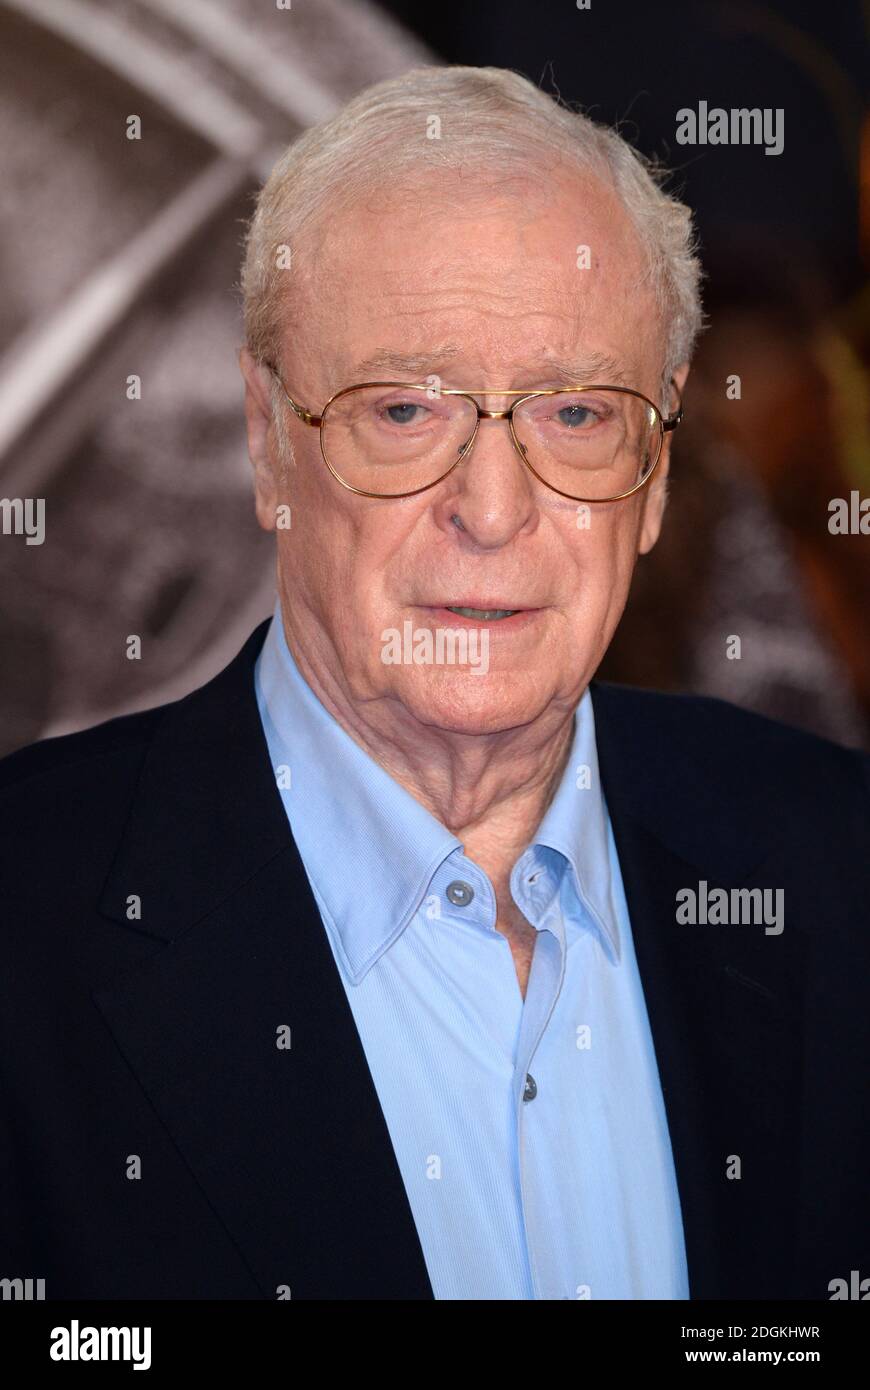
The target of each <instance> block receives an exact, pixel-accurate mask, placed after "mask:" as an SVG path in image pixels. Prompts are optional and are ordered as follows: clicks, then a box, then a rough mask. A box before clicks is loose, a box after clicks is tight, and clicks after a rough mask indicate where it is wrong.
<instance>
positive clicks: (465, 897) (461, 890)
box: [446, 878, 474, 907]
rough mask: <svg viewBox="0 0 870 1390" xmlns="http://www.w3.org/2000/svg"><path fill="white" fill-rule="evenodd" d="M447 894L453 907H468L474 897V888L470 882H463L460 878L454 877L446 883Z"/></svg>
mask: <svg viewBox="0 0 870 1390" xmlns="http://www.w3.org/2000/svg"><path fill="white" fill-rule="evenodd" d="M446 892H447V896H448V898H449V899H450V901H451V902H452V903H453V906H454V907H468V904H469V903H470V902H471V899H472V898H473V897H474V889H473V888H472V886H471V884H470V883H463V881H462V879H461V878H456V879H454V880H453V882H452V883H448V885H447V889H446Z"/></svg>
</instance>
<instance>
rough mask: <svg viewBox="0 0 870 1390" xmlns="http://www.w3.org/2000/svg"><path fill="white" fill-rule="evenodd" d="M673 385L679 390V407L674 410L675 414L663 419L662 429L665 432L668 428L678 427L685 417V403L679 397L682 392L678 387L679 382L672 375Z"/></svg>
mask: <svg viewBox="0 0 870 1390" xmlns="http://www.w3.org/2000/svg"><path fill="white" fill-rule="evenodd" d="M671 385H672V386H673V388H674V390H675V391H676V392H677V408H676V410H675V411H674V413H673V415H669V416H668V418H667V419H666V420H662V429H663V430H664V431H665V433H667V431H668V430H675V429H676V428H677V425H678V424H679V423H680V421H681V420H682V418H683V403H682V401H681V400H680V399H679V395H680V393H679V390H678V389H677V383H676V382H675V381H674V379H673V377H671Z"/></svg>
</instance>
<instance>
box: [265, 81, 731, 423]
mask: <svg viewBox="0 0 870 1390" xmlns="http://www.w3.org/2000/svg"><path fill="white" fill-rule="evenodd" d="M436 120H437V121H440V131H439V138H435V139H433V138H427V134H429V135H431V133H432V131H433V123H434V122H435V121H436ZM435 128H437V126H436V127H435ZM564 162H568V163H569V164H573V165H575V166H578V167H580V168H581V169H584V170H587V171H591V172H593V173H594V174H596V175H597V176H598V177H600V178H602V179H604V180H605V181H606V182H608V183H609V184H610V185H611V186H612V187H613V189H614V191H615V192H616V194H617V196H618V197H619V199H620V201H621V202H622V204H623V206H624V207H625V210H626V212H627V214H628V216H629V218H630V220H631V222H632V225H633V226H634V228H635V230H636V232H637V234H638V237H639V239H640V242H641V245H642V248H643V250H644V252H645V255H646V279H647V283H648V285H649V287H650V289H651V291H652V293H653V296H654V299H655V303H656V308H657V310H658V312H659V314H660V320H661V323H662V326H663V332H664V337H665V341H664V345H663V349H664V351H663V356H664V366H663V372H662V398H663V403H664V405H665V408H666V409H667V408H668V406H667V387H668V383H669V381H670V378H671V376H672V375H673V372H674V371H675V370H676V368H677V367H679V366H680V365H681V364H682V363H684V362H688V361H690V360H691V356H692V352H693V350H694V345H695V341H696V339H697V336H698V334H699V332H700V331H701V329H702V328H703V326H704V324H703V311H702V308H701V298H700V281H701V266H700V262H699V259H698V256H697V254H696V236H695V232H694V228H693V225H692V214H691V211H690V209H689V208H688V207H686V206H685V205H684V204H683V203H681V202H679V201H678V200H677V199H676V198H674V197H672V196H671V195H669V194H668V193H667V192H665V189H664V186H663V185H664V181H665V178H666V177H667V171H666V170H664V169H663V168H662V167H661V166H660V165H659V164H657V163H656V162H654V161H652V160H649V159H647V158H646V157H645V156H643V155H642V154H640V153H638V151H636V150H635V149H633V148H632V146H631V145H629V144H628V143H627V142H626V141H625V140H624V139H623V137H622V136H621V135H620V134H619V133H618V131H616V130H614V129H611V128H610V127H608V126H605V125H602V124H599V123H598V122H596V121H593V120H591V119H590V118H589V117H588V116H586V115H585V114H583V113H582V112H581V111H580V110H574V109H572V108H571V107H570V106H569V105H567V104H566V103H563V102H561V101H560V100H557V99H555V98H553V97H551V96H549V95H548V94H547V93H545V92H543V91H541V90H540V89H539V88H537V87H535V86H534V85H533V83H531V82H529V81H528V79H527V78H525V77H523V76H521V75H520V74H519V73H516V72H511V71H509V70H508V69H505V68H494V67H484V68H476V67H460V66H447V67H444V66H439V67H417V68H412V69H410V71H408V72H406V73H404V74H402V76H401V77H394V78H389V79H387V80H386V81H383V82H378V83H375V84H374V85H373V86H371V87H366V88H365V90H364V91H362V92H360V93H359V94H358V95H357V96H356V97H354V99H353V100H352V101H350V102H349V103H348V104H347V105H346V106H344V107H343V108H342V109H341V110H340V111H339V112H338V113H337V115H335V116H334V117H332V118H331V119H330V120H328V121H324V122H321V124H319V125H316V126H313V127H311V128H310V129H309V130H307V131H306V132H305V133H304V134H303V135H302V136H300V137H299V139H297V140H295V141H294V142H293V143H292V144H291V145H290V146H288V148H287V149H286V150H285V152H284V154H283V155H282V156H281V158H280V159H279V160H278V162H277V164H276V165H275V167H274V169H273V170H272V173H271V174H270V176H269V179H268V180H267V182H266V184H265V185H264V187H263V189H262V190H261V192H260V194H259V197H258V199H257V204H256V208H255V211H254V215H253V217H252V218H251V221H250V223H249V226H248V231H247V238H246V246H245V260H244V265H243V269H242V282H241V288H242V294H243V298H244V314H245V335H246V340H247V345H248V348H249V351H250V352H251V354H252V355H253V357H254V358H255V359H256V360H257V361H259V362H277V360H278V354H279V352H280V348H281V344H282V341H283V339H284V336H285V333H286V322H285V315H286V312H287V308H288V292H287V285H288V277H287V275H286V271H285V270H284V269H283V268H282V262H281V255H280V254H279V251H280V249H281V248H284V253H283V254H284V255H285V256H286V248H288V247H289V248H290V252H291V256H292V266H293V271H294V277H295V275H296V273H297V272H299V271H300V270H302V271H303V273H304V267H305V260H306V253H307V254H308V255H310V254H311V253H312V249H313V247H315V246H316V242H317V237H316V231H315V228H316V224H317V221H318V219H320V218H323V217H324V216H325V215H327V214H331V213H334V212H335V211H336V210H337V209H338V208H341V207H345V206H347V205H349V204H351V203H353V202H354V201H356V200H357V199H358V198H359V197H360V196H361V195H364V194H365V193H366V192H368V191H369V190H371V189H372V188H373V187H374V186H376V185H383V184H384V183H385V182H386V181H387V180H388V179H389V180H394V181H396V191H397V193H402V192H403V191H404V189H405V186H406V185H405V184H403V183H401V182H400V177H401V176H404V178H405V180H406V183H408V184H410V183H412V182H413V183H416V182H417V181H418V180H419V179H420V177H421V176H423V177H425V176H428V175H430V174H431V173H432V172H433V171H440V170H443V171H445V172H452V173H454V174H455V173H456V172H457V171H458V170H459V169H460V168H461V169H463V170H465V171H478V170H485V171H487V172H488V174H489V175H490V176H502V175H503V176H509V175H511V174H516V173H524V174H526V175H528V173H529V169H530V166H531V165H534V168H535V170H536V171H537V173H538V175H539V176H542V177H544V178H545V177H546V173H547V170H548V168H549V169H553V168H555V167H556V166H557V165H558V164H560V163H564ZM307 232H309V233H312V235H311V237H310V238H308V239H306V236H305V234H306V233H307ZM290 283H292V280H291V281H290ZM279 415H283V412H279Z"/></svg>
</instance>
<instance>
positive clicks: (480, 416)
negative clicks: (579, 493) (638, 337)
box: [264, 362, 683, 505]
mask: <svg viewBox="0 0 870 1390" xmlns="http://www.w3.org/2000/svg"><path fill="white" fill-rule="evenodd" d="M264 366H266V367H268V369H269V371H270V372H271V373H272V375H273V376H274V377H275V379H276V381H277V382H278V384H279V385H280V387H281V390H282V391H283V392H284V395H285V396H286V397H287V400H288V402H289V404H290V406H291V408H292V410H293V412H294V414H295V415H296V417H297V418H298V419H299V420H301V421H302V423H303V424H304V425H311V426H313V427H315V428H316V429H318V430H319V432H320V453H321V455H322V457H323V462H324V463H325V464H326V466H327V468H328V469H329V471H330V473H331V474H332V476H333V478H335V481H336V482H337V483H340V484H341V486H342V487H343V488H347V490H348V492H354V493H356V494H357V496H359V497H375V498H380V499H382V500H384V501H395V500H397V499H399V498H401V497H416V496H417V495H418V494H419V493H421V492H428V491H429V488H432V487H437V485H438V484H439V483H442V482H443V481H444V479H445V478H448V477H449V476H450V474H451V473H452V472H453V470H454V468H456V467H458V465H459V464H460V463H462V462H463V460H464V459H466V458H467V457H468V455H469V454H470V453H471V450H472V449H473V448H474V443H475V440H476V439H477V434H478V430H479V429H480V422H481V420H507V422H508V424H509V426H510V432H511V440H512V442H513V445H514V448H515V449H516V452H517V453H518V455H519V457H520V458H521V459H522V461H523V463H524V464H525V466H526V468H528V470H529V472H530V473H531V474H532V475H533V477H535V478H537V480H538V482H539V483H543V485H544V487H547V488H549V489H550V491H551V492H555V493H557V494H558V496H560V497H567V498H568V499H569V501H571V502H583V503H584V504H587V505H588V504H590V503H592V502H621V501H622V500H623V499H624V498H626V497H631V496H633V495H634V493H636V492H639V491H640V489H641V488H642V487H646V485H647V483H648V482H649V480H650V478H651V477H652V476H653V474H654V473H655V471H656V469H657V468H658V464H659V459H660V458H661V456H662V447H663V445H664V441H665V435H666V434H668V433H669V432H670V431H672V430H675V429H676V428H677V426H678V425H679V424H680V423H681V421H682V419H683V406H682V401H681V400H679V390H678V388H677V384H676V382H675V381H674V379H673V377H672V378H671V383H670V384H671V386H673V388H674V390H675V391H676V392H677V396H678V402H679V403H678V405H677V409H676V411H675V412H674V414H673V415H668V416H665V415H663V414H662V411H661V410H660V409H659V407H658V406H657V405H656V404H655V402H654V401H651V400H650V398H649V396H645V395H644V394H643V392H642V391H636V390H635V389H634V388H633V387H631V386H610V385H604V384H603V383H600V382H599V383H593V384H587V385H584V386H555V387H548V388H546V389H545V390H542V391H527V390H525V389H522V390H512V391H499V390H494V389H492V388H487V389H486V390H482V391H467V390H462V389H460V388H458V387H447V386H443V387H442V386H439V387H437V388H436V387H432V386H422V385H421V384H420V383H419V382H411V381H360V382H357V384H356V385H354V386H343V387H342V388H341V390H340V391H336V392H335V393H334V394H333V395H331V396H330V398H329V400H328V401H327V402H326V405H325V406H324V407H323V409H322V410H321V412H320V414H319V415H316V414H314V413H313V412H312V411H310V410H306V408H305V407H304V406H303V405H300V404H299V403H298V402H297V401H294V399H293V397H292V396H291V395H290V392H289V391H288V390H287V387H286V386H285V385H284V381H283V378H282V377H281V374H280V372H279V371H278V369H277V367H275V366H274V364H273V363H271V362H266V363H264ZM366 386H393V387H396V386H398V387H401V388H402V389H403V390H410V391H424V392H426V393H427V394H428V395H429V396H430V398H431V396H432V395H433V394H434V395H436V396H464V397H465V399H466V400H468V401H470V403H471V404H472V405H473V406H474V409H475V410H476V411H477V420H476V421H475V425H474V433H473V434H472V436H471V438H470V439H469V441H468V443H467V444H465V445H464V446H463V447H462V449H461V450H460V453H459V457H458V458H456V459H455V460H454V461H453V463H451V465H450V467H449V468H448V469H447V470H446V472H444V473H442V474H441V475H440V477H438V478H435V479H434V481H433V482H431V483H424V484H423V486H422V487H415V488H412V489H411V490H410V492H367V491H366V489H365V488H359V487H354V486H353V484H352V483H348V482H346V481H345V479H344V478H342V477H341V476H340V474H338V473H337V472H336V471H335V469H334V468H333V466H332V464H331V463H330V461H329V459H328V457H327V454H326V450H325V448H324V447H323V422H324V420H325V418H326V412H327V411H328V410H329V407H330V406H331V405H332V403H333V401H337V400H339V398H340V397H341V396H346V395H349V394H350V392H351V391H359V390H360V389H361V388H363V387H366ZM573 391H619V392H621V393H622V394H623V395H627V396H636V397H637V398H638V399H639V400H642V401H645V402H646V404H647V405H648V406H650V407H651V408H652V409H653V410H654V411H655V413H656V416H657V418H658V422H659V447H658V450H657V452H656V456H655V461H654V463H653V465H652V467H651V468H650V469H649V471H648V472H647V473H646V474H645V475H644V476H643V477H642V478H641V479H640V480H639V482H636V483H635V484H634V486H633V487H630V488H628V489H627V491H625V492H618V493H616V494H614V496H613V497H575V496H574V494H573V493H571V492H563V491H562V489H561V488H558V487H554V486H553V484H552V483H548V482H547V480H546V478H542V477H541V475H540V473H538V472H537V471H536V470H535V469H534V468H533V467H532V465H531V464H530V463H529V460H528V458H527V456H526V450H525V448H524V446H523V445H522V444H521V442H520V440H519V439H518V438H517V435H516V430H515V429H514V419H513V416H514V411H515V410H516V409H517V407H518V406H521V405H524V404H525V402H526V401H528V400H533V399H534V398H535V397H536V396H560V395H567V394H570V393H571V392H573ZM475 396H519V397H520V399H519V400H518V401H514V403H513V405H511V406H510V407H509V408H508V409H507V410H484V409H482V407H481V406H480V405H478V403H477V401H476V400H475V399H474V397H475Z"/></svg>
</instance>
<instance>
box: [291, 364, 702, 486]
mask: <svg viewBox="0 0 870 1390" xmlns="http://www.w3.org/2000/svg"><path fill="white" fill-rule="evenodd" d="M267 365H268V366H269V368H270V370H271V371H272V372H273V374H274V375H275V377H276V379H277V380H278V382H279V383H280V385H281V389H282V391H283V392H284V395H285V397H286V398H287V400H288V402H289V404H290V406H291V408H292V410H293V412H294V413H295V415H296V416H297V418H298V419H299V420H301V421H302V422H303V424H306V425H311V426H313V427H314V428H316V429H318V430H319V431H320V450H321V453H322V455H323V460H324V462H325V464H326V466H327V468H328V469H329V471H330V473H331V474H332V476H333V477H334V478H335V480H336V481H337V482H339V483H340V484H341V486H342V487H344V488H347V489H348V490H349V491H350V492H355V493H358V494H359V495H360V496H363V497H383V498H397V497H413V496H414V495H415V494H416V493H418V492H425V491H426V489H427V488H430V487H435V486H436V484H437V483H440V482H441V481H442V480H443V479H444V478H446V477H447V476H448V475H449V474H450V473H452V472H453V469H454V468H456V467H457V465H458V464H459V463H461V462H462V460H463V459H465V458H467V457H468V454H469V452H470V451H471V449H472V447H473V445H474V441H475V439H476V438H477V432H478V429H479V427H480V422H481V420H507V422H508V424H509V427H510V432H511V438H512V440H513V443H514V447H515V448H516V451H517V453H518V454H519V456H520V458H521V459H522V461H523V463H524V464H525V465H526V467H527V468H528V469H529V470H530V472H531V473H533V474H534V476H535V477H536V478H537V479H538V480H539V482H541V483H543V484H544V485H545V486H546V487H548V488H551V489H552V490H553V491H554V492H557V493H558V494H559V495H560V496H561V497H568V498H570V499H571V500H572V501H575V502H618V501H621V500H622V499H623V498H625V497H630V496H631V495H632V494H633V493H635V492H637V491H638V490H639V489H640V488H642V487H645V486H646V484H647V483H648V482H649V480H650V478H651V477H652V475H653V473H654V471H655V468H656V465H657V463H658V461H659V458H660V456H661V451H662V443H663V441H664V436H665V434H666V433H667V432H668V431H670V430H674V429H676V427H677V425H679V423H680V421H681V420H682V418H683V410H682V406H681V405H678V407H677V410H676V411H675V412H674V414H673V415H670V416H667V417H665V416H664V415H663V414H662V412H661V411H660V410H659V408H658V406H656V405H655V404H654V402H653V401H651V400H650V399H649V398H648V397H647V396H644V395H643V394H642V393H641V392H640V391H635V390H634V389H633V388H631V387H628V386H610V385H598V384H594V383H593V384H591V385H580V386H572V387H559V388H555V389H549V390H543V391H527V390H511V391H496V390H493V389H491V388H487V389H486V390H480V391H466V390H459V389H454V388H447V387H440V386H438V387H436V386H431V385H420V384H419V383H409V382H396V381H367V382H361V383H360V384H359V385H356V386H345V387H343V388H342V389H341V390H340V391H336V392H335V394H334V395H333V396H331V397H330V398H329V400H328V401H327V402H326V405H325V406H324V407H323V409H322V410H321V412H320V414H319V415H317V414H314V413H313V412H311V411H309V410H307V409H306V408H305V407H304V406H302V405H300V404H299V402H298V401H296V400H294V399H293V397H292V396H291V395H290V393H289V391H288V390H287V388H286V386H285V385H284V382H283V380H282V378H281V376H280V374H279V373H278V371H277V369H276V368H275V367H274V366H273V365H272V364H271V363H269V364H267ZM675 389H676V388H675ZM496 395H497V396H516V397H518V398H519V399H517V400H515V401H514V403H513V405H511V406H510V407H509V408H508V409H507V410H484V409H483V408H482V407H481V406H480V405H479V404H478V402H477V401H476V400H475V399H474V397H475V396H496Z"/></svg>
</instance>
